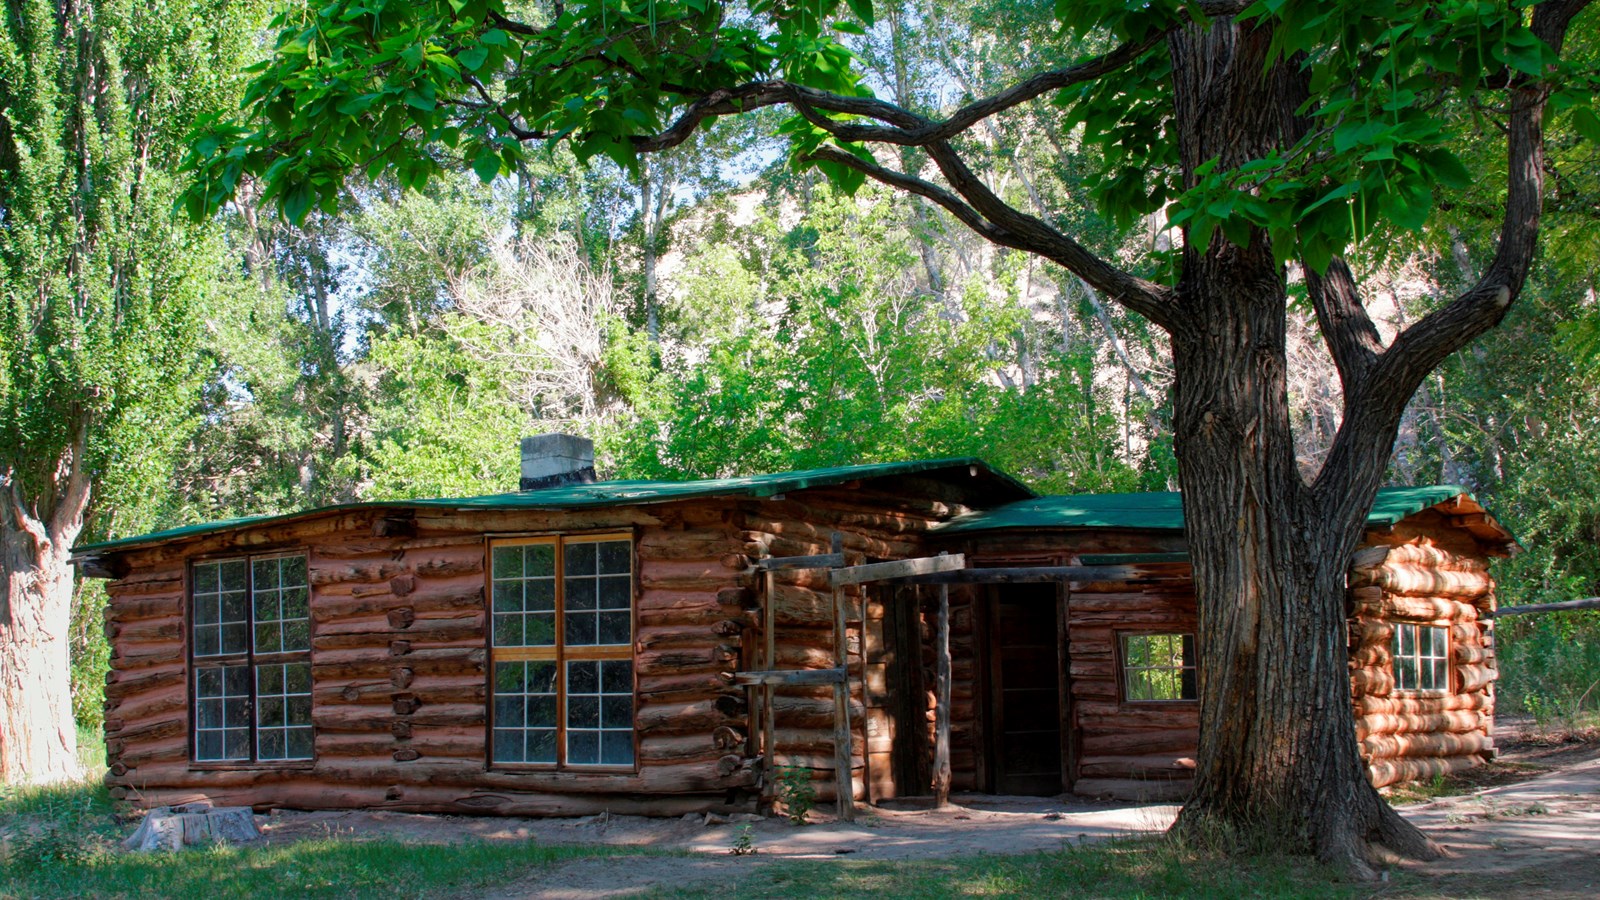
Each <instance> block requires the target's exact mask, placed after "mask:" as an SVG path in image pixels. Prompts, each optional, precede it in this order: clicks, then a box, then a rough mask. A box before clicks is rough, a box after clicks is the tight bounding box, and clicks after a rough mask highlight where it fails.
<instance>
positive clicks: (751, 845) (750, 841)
mask: <svg viewBox="0 0 1600 900" xmlns="http://www.w3.org/2000/svg"><path fill="white" fill-rule="evenodd" d="M728 852H729V853H731V854H733V855H734V856H749V855H750V854H752V853H754V852H756V839H755V835H754V834H753V833H752V832H751V829H750V826H749V825H745V826H742V827H741V828H740V829H739V833H738V834H736V835H734V838H733V846H732V847H729V848H728Z"/></svg>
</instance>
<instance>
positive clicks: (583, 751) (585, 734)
mask: <svg viewBox="0 0 1600 900" xmlns="http://www.w3.org/2000/svg"><path fill="white" fill-rule="evenodd" d="M567 762H568V763H569V764H571V765H574V766H593V765H598V764H599V762H600V732H598V731H576V730H573V729H571V728H568V729H567Z"/></svg>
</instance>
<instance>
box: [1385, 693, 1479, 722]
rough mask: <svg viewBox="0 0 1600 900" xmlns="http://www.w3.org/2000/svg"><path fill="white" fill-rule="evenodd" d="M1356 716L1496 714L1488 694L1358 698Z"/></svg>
mask: <svg viewBox="0 0 1600 900" xmlns="http://www.w3.org/2000/svg"><path fill="white" fill-rule="evenodd" d="M1355 705H1356V715H1357V716H1371V715H1433V714H1436V713H1443V712H1449V711H1452V710H1478V711H1480V712H1484V713H1486V714H1492V713H1493V712H1494V698H1493V697H1491V696H1490V695H1489V694H1487V693H1470V694H1447V695H1444V696H1439V697H1358V698H1357V699H1356V703H1355Z"/></svg>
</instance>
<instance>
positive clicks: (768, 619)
mask: <svg viewBox="0 0 1600 900" xmlns="http://www.w3.org/2000/svg"><path fill="white" fill-rule="evenodd" d="M765 581H766V589H767V590H766V594H765V595H764V596H763V597H762V598H761V612H762V622H761V636H762V640H763V643H764V644H765V647H766V653H765V654H764V655H763V656H762V657H761V661H762V665H764V666H766V667H767V668H769V669H770V668H772V667H773V666H775V665H777V664H778V634H777V628H778V609H777V607H778V604H777V600H778V583H777V579H775V578H774V577H773V574H772V573H771V572H768V573H766V576H765ZM760 690H761V730H762V735H761V760H762V772H763V774H764V775H765V777H764V778H763V779H762V781H761V796H762V802H761V807H762V810H763V811H764V812H766V811H770V810H771V809H772V800H773V798H774V797H775V796H776V792H777V785H778V770H777V765H776V763H775V762H774V761H773V755H774V754H773V752H772V749H773V748H772V724H773V723H772V719H773V715H774V713H773V703H772V690H773V688H772V685H770V684H764V685H762V686H761V688H760Z"/></svg>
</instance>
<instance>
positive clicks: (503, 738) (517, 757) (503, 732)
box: [494, 728, 523, 762]
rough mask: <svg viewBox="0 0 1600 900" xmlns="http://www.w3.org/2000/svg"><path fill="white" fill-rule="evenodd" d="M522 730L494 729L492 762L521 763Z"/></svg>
mask: <svg viewBox="0 0 1600 900" xmlns="http://www.w3.org/2000/svg"><path fill="white" fill-rule="evenodd" d="M522 746H523V730H522V729H521V728H496V729H495V730H494V761H495V762H522V761H523V756H522Z"/></svg>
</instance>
